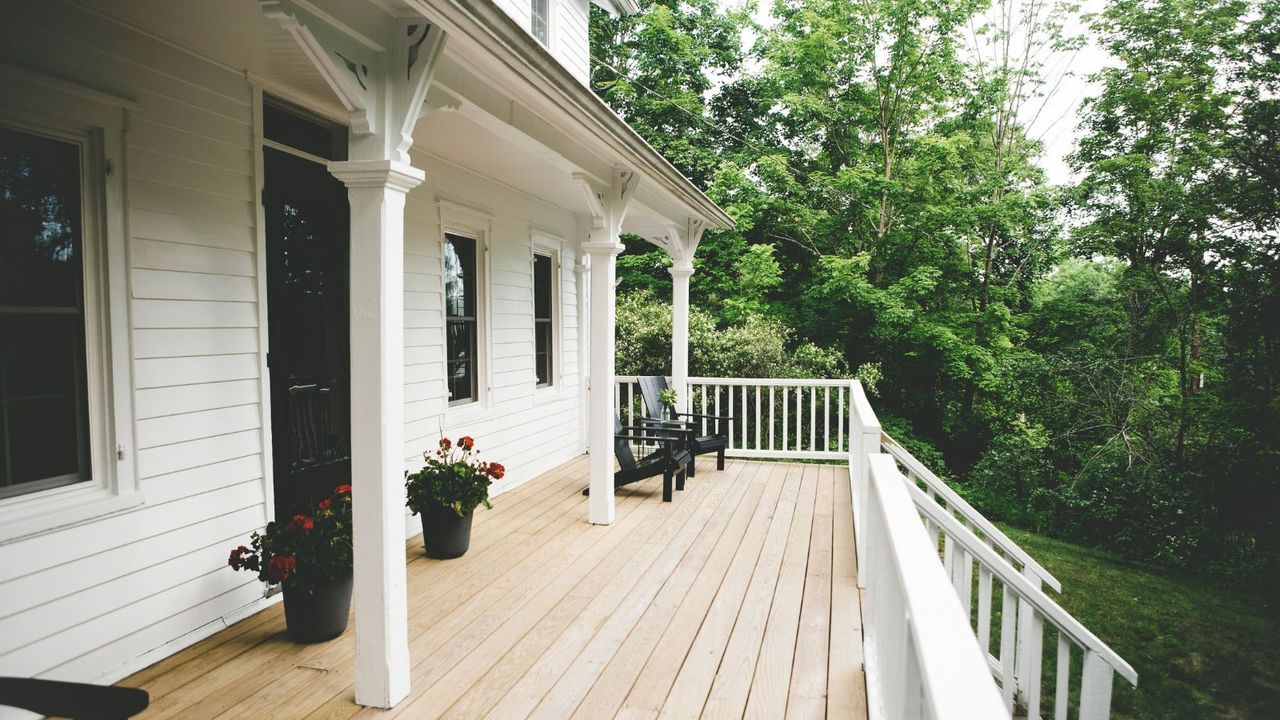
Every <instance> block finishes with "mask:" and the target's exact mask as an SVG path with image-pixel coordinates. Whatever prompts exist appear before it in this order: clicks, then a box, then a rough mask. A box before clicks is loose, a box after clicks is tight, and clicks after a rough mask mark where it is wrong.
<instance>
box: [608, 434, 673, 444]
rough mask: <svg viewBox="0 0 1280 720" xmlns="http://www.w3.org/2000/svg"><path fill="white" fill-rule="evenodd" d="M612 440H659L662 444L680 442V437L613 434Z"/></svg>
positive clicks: (639, 441) (642, 441)
mask: <svg viewBox="0 0 1280 720" xmlns="http://www.w3.org/2000/svg"><path fill="white" fill-rule="evenodd" d="M613 439H614V440H629V441H631V442H638V443H644V442H659V443H663V444H667V443H674V442H680V438H673V437H666V436H663V435H614V436H613Z"/></svg>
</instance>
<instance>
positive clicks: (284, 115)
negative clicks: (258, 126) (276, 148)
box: [262, 99, 347, 160]
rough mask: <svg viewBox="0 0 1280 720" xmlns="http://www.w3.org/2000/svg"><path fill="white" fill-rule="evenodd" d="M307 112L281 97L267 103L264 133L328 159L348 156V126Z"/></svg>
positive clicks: (263, 120)
mask: <svg viewBox="0 0 1280 720" xmlns="http://www.w3.org/2000/svg"><path fill="white" fill-rule="evenodd" d="M305 115H306V113H305V112H304V111H301V110H293V109H291V108H289V107H287V106H286V104H285V103H281V102H280V101H279V100H274V99H273V100H271V101H270V102H266V103H263V105H262V134H263V136H264V137H266V138H267V139H268V140H274V141H276V142H278V143H280V144H281V145H288V146H289V147H292V148H296V149H298V150H301V151H303V152H305V153H310V154H312V155H316V156H318V157H322V158H324V159H326V160H346V159H347V130H346V128H344V127H342V126H340V125H333V124H330V123H326V122H324V121H322V120H318V119H317V120H313V119H311V118H309V117H306V116H305Z"/></svg>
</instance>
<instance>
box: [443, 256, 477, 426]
mask: <svg viewBox="0 0 1280 720" xmlns="http://www.w3.org/2000/svg"><path fill="white" fill-rule="evenodd" d="M444 238H445V243H444V304H445V334H446V342H447V348H446V358H445V359H446V363H447V367H446V373H447V377H448V380H447V382H448V384H449V404H450V405H460V404H463V403H469V402H475V401H476V400H478V399H479V397H480V393H479V357H478V355H479V353H478V351H477V348H478V345H479V340H478V338H477V334H478V332H477V331H478V328H479V325H478V324H477V322H476V318H477V315H478V312H477V305H476V241H475V239H474V238H469V237H463V236H461V235H454V234H452V233H446V234H445V236H444Z"/></svg>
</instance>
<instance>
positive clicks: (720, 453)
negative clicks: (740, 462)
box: [716, 448, 724, 470]
mask: <svg viewBox="0 0 1280 720" xmlns="http://www.w3.org/2000/svg"><path fill="white" fill-rule="evenodd" d="M716 469H717V470H723V469H724V448H720V449H719V450H717V451H716Z"/></svg>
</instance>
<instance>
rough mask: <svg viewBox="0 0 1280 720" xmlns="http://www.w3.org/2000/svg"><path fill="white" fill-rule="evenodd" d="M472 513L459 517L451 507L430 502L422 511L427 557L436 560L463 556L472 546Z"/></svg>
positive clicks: (423, 535) (423, 538) (423, 540)
mask: <svg viewBox="0 0 1280 720" xmlns="http://www.w3.org/2000/svg"><path fill="white" fill-rule="evenodd" d="M472 514H473V513H470V512H469V513H467V514H466V515H463V516H462V517H458V513H456V512H454V511H453V508H451V507H447V506H444V505H438V504H436V503H431V504H429V505H428V506H427V507H426V509H425V510H424V511H423V513H422V544H423V545H425V546H426V550H427V557H429V558H435V559H436V560H450V559H452V558H456V557H462V556H463V554H465V553H466V552H467V548H469V547H471V517H472Z"/></svg>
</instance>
